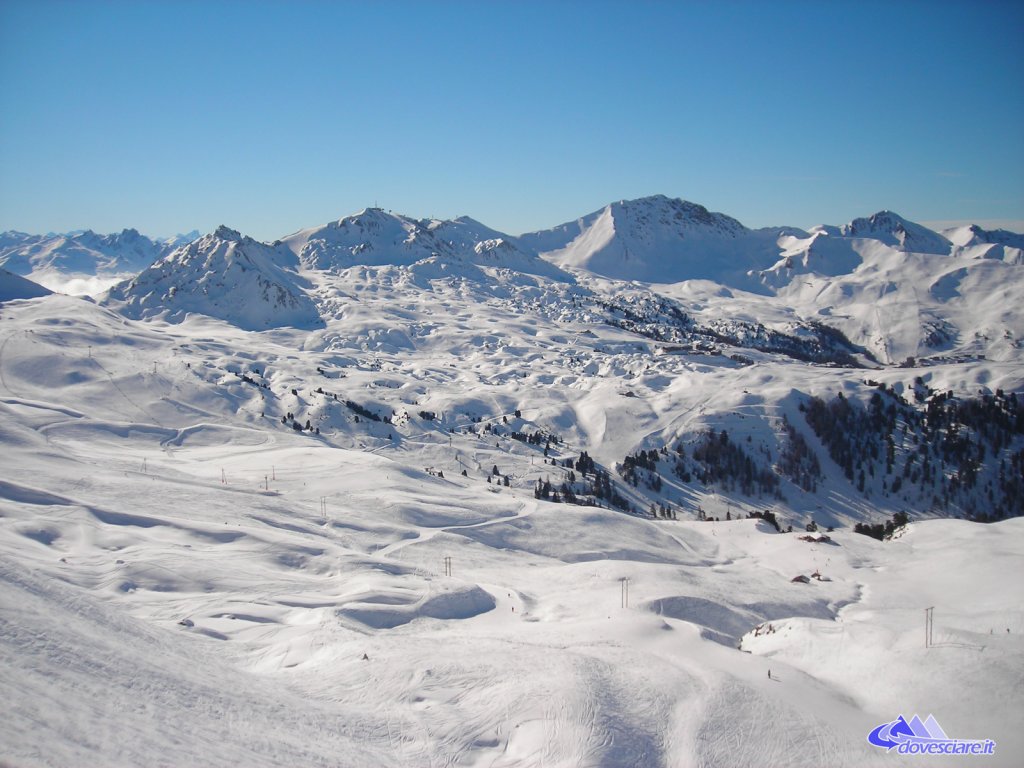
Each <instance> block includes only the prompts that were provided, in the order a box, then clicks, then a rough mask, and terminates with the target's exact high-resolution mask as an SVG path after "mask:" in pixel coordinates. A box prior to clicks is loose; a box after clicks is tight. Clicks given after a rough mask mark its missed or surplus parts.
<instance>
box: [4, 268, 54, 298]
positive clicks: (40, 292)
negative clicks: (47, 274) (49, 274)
mask: <svg viewBox="0 0 1024 768" xmlns="http://www.w3.org/2000/svg"><path fill="white" fill-rule="evenodd" d="M50 293H52V291H50V290H48V289H46V288H44V287H43V286H41V285H39V284H38V283H33V282H32V281H31V280H26V279H25V278H24V277H21V276H20V275H16V274H14V273H13V272H8V271H7V270H6V269H0V301H11V300H12V299H34V298H37V297H39V296H47V295H49V294H50Z"/></svg>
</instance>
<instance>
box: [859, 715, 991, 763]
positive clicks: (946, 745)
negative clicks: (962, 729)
mask: <svg viewBox="0 0 1024 768" xmlns="http://www.w3.org/2000/svg"><path fill="white" fill-rule="evenodd" d="M868 743H869V744H871V745H873V746H876V747H881V748H882V749H884V750H886V751H887V752H892V751H894V750H895V751H896V752H898V753H900V754H908V755H991V754H993V753H994V752H995V742H994V741H993V740H992V739H951V738H950V737H949V736H947V735H946V732H945V731H943V730H942V726H940V725H939V723H938V721H937V720H936V719H935V717H934V716H933V715H928V718H927V719H926V720H924V721H922V720H921V718H920V717H918V716H917V715H914V716H913V717H912V718H911V719H910V720H907V718H905V717H904V716H903V715H900V716H899V717H898V718H896V719H895V720H893V721H892V722H890V723H882V724H881V725H879V726H878V727H877V728H875V729H874V730H873V731H871V733H869V734H868Z"/></svg>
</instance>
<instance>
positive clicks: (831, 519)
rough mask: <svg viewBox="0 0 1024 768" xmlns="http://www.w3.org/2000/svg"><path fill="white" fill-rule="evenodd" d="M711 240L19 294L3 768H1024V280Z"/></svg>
mask: <svg viewBox="0 0 1024 768" xmlns="http://www.w3.org/2000/svg"><path fill="white" fill-rule="evenodd" d="M701 210H703V209H699V207H697V206H693V205H692V204H687V203H683V202H682V201H671V200H667V199H665V198H655V199H648V200H645V201H630V202H626V203H621V204H614V205H612V206H610V207H608V208H606V209H603V210H602V211H599V212H597V213H596V214H595V215H593V216H591V217H584V219H581V220H580V221H579V222H577V223H576V224H573V225H565V227H564V228H561V229H556V230H550V231H548V232H547V233H537V234H536V235H535V236H530V235H527V236H524V237H521V238H509V237H507V236H506V235H504V234H503V233H500V232H496V231H494V230H492V229H489V228H487V227H486V226H484V225H482V224H480V223H479V222H476V221H474V220H472V219H468V218H460V219H456V220H454V221H451V222H438V221H416V220H412V219H408V218H406V217H401V216H397V215H392V214H387V213H385V212H383V211H380V210H371V211H365V212H362V213H360V214H356V215H355V216H351V217H346V218H345V219H341V220H340V221H338V222H335V223H333V224H330V225H326V226H324V227H317V228H313V229H310V230H303V231H302V232H300V233H296V234H295V235H293V236H290V237H288V238H285V239H284V240H282V241H276V242H274V243H271V244H267V243H260V242H257V241H255V240H252V239H251V238H248V237H245V236H244V235H242V234H241V233H239V232H236V231H233V230H230V229H228V228H226V227H222V228H220V229H218V230H217V231H215V232H213V233H211V234H208V235H205V236H203V237H200V238H197V239H194V240H193V241H191V242H189V243H187V244H184V245H182V246H180V247H178V248H177V249H176V250H174V251H173V253H170V254H168V255H166V256H165V257H163V258H161V259H159V260H157V261H156V262H155V263H154V264H153V265H151V266H150V267H148V268H146V269H145V270H143V271H142V272H141V273H140V274H138V275H137V276H136V277H135V278H134V279H132V280H129V281H125V282H122V283H121V284H119V285H117V286H116V287H114V288H113V289H112V290H111V291H110V293H109V295H108V296H106V297H105V298H101V299H100V300H99V301H92V300H84V299H78V298H73V297H69V296H60V295H47V296H41V297H38V298H26V299H24V300H10V301H5V302H4V303H3V305H2V306H0V317H2V320H0V446H2V450H0V626H2V627H3V630H2V631H0V664H2V665H3V668H4V669H5V670H6V671H7V673H6V674H4V675H0V700H3V701H9V702H16V705H15V706H11V707H8V711H5V712H4V713H3V714H4V717H0V745H2V747H0V762H10V763H12V764H17V765H20V764H26V765H34V764H43V765H45V764H56V765H90V764H92V765H101V764H102V765H106V764H117V765H152V764H163V763H168V762H169V763H172V764H176V763H180V764H202V765H211V766H229V765H231V766H233V765H239V764H245V765H254V766H271V765H280V764H303V765H307V764H308V765H335V764H338V763H339V762H340V763H343V764H345V765H353V766H374V768H376V767H377V766H382V765H383V766H407V765H494V766H505V767H506V768H520V767H522V768H525V766H533V765H540V764H545V765H567V766H568V765H573V766H575V765H591V764H593V765H654V766H676V765H750V766H760V765H764V764H766V763H768V764H772V765H787V764H790V763H794V764H809V765H846V766H854V765H856V766H861V765H878V766H882V765H890V764H892V762H893V761H894V760H895V761H896V762H897V763H898V762H899V760H900V756H899V755H895V754H887V753H886V752H884V751H883V750H881V749H879V748H877V747H874V746H872V745H871V744H869V743H868V742H867V740H866V736H867V734H868V733H870V732H871V731H872V730H873V729H875V728H877V727H878V726H879V725H880V724H885V723H891V722H893V721H895V720H896V719H897V718H898V717H899V716H900V715H901V714H905V715H906V716H907V717H908V718H912V714H911V713H914V712H917V713H919V714H920V715H921V718H922V719H924V718H926V715H927V714H932V715H933V716H934V720H936V721H938V722H941V725H942V727H943V728H945V729H946V731H947V732H948V733H949V734H950V735H952V736H956V737H962V738H968V739H971V738H979V739H990V740H992V741H993V743H994V744H995V753H994V754H993V755H986V756H985V764H986V765H996V766H1010V765H1015V764H1016V762H1018V761H1019V755H1020V754H1021V753H1022V750H1024V732H1022V731H1021V729H1020V728H1019V727H1018V720H1019V718H1018V717H1017V716H1016V715H1017V713H1018V712H1019V711H1021V708H1022V707H1024V699H1022V698H1021V690H1022V689H1021V685H1020V680H1019V674H1015V673H1014V672H1013V671H1014V670H1019V669H1021V668H1024V641H1022V638H1024V612H1022V611H1021V610H1020V606H1021V605H1024V593H1022V588H1021V583H1020V580H1019V579H1014V578H1010V577H1009V576H1007V574H1013V573H1015V570H1014V569H1015V568H1016V567H1017V566H1016V565H1015V564H1016V563H1019V562H1020V560H1021V558H1022V557H1024V529H1022V526H1021V525H1020V524H1021V523H1022V522H1024V520H1022V519H1020V518H1024V458H1022V457H1024V351H1022V349H1024V344H1022V343H1021V340H1022V338H1024V320H1022V316H1021V313H1020V309H1019V305H1020V304H1021V302H1020V296H1021V295H1022V290H1021V280H1022V275H1021V273H1022V272H1024V267H1022V266H1020V265H1018V264H1015V263H1014V262H1013V261H1012V260H1006V259H997V258H985V257H983V254H981V251H980V249H983V248H990V247H993V246H999V247H1003V248H1007V249H1010V248H1014V247H1015V246H1013V245H1012V244H1008V243H985V242H980V240H981V239H983V236H982V235H980V234H979V233H971V235H970V237H966V236H955V237H949V238H947V239H948V241H949V243H950V245H949V247H948V249H947V250H946V251H945V252H940V253H932V252H929V251H931V250H936V248H935V247H932V246H928V245H927V242H929V241H931V242H933V243H934V242H938V241H935V240H934V239H931V240H929V238H928V237H927V233H926V232H925V233H922V232H920V231H919V230H918V229H917V228H916V225H913V224H912V223H911V222H906V221H905V220H902V219H900V220H899V221H897V220H896V219H895V218H891V219H890V220H889V223H890V224H892V223H894V222H895V224H894V226H892V227H890V226H888V224H886V225H885V226H883V222H882V221H881V219H879V218H876V225H877V227H878V228H880V232H879V233H876V234H877V237H876V236H872V235H870V233H866V230H865V229H864V227H863V226H861V225H858V226H856V227H854V226H853V225H852V224H851V225H848V226H847V227H837V226H822V227H816V228H814V229H812V230H811V231H809V232H803V231H800V230H795V229H775V230H764V231H751V230H747V229H746V228H743V227H742V226H741V225H739V224H737V223H735V221H734V220H732V219H729V218H728V217H723V216H721V215H720V214H711V213H708V212H706V211H704V212H703V213H701ZM677 215H678V216H677ZM865 221H870V220H865ZM900 222H902V223H900ZM577 225H578V226H577ZM895 225H898V226H899V227H902V231H903V233H904V236H903V238H902V240H901V239H900V238H899V237H898V236H897V234H894V231H895ZM887 232H888V234H886V233H887ZM962 234H964V233H962ZM975 237H977V238H978V239H979V241H978V242H973V241H972V238H975ZM602 238H603V240H602ZM908 242H912V243H925V245H912V246H908V245H907V243H908ZM601 243H603V245H601ZM591 246H594V247H591ZM727 246H728V247H727ZM908 247H921V248H924V249H925V250H924V251H914V250H907V248H908ZM645 249H646V250H645ZM716 249H721V250H716ZM971 249H979V250H978V251H972V250H971ZM627 251H628V254H635V253H640V254H642V255H643V259H642V260H640V259H635V260H632V261H630V260H628V259H626V258H625V256H626V255H627ZM570 252H571V253H570ZM702 254H703V256H702ZM729 254H732V256H730V257H729V258H731V259H732V260H730V261H728V262H726V263H724V265H723V263H718V262H716V261H715V260H714V259H712V258H711V257H712V256H715V257H716V258H718V257H721V258H726V256H729ZM577 257H578V258H577ZM733 257H734V258H733ZM702 258H704V259H706V260H708V261H709V263H704V262H702ZM547 259H550V261H548V260H547ZM631 265H632V266H635V267H636V270H635V271H631V270H630V269H627V267H630V266H631ZM658 265H663V266H664V269H663V270H662V271H661V272H658V274H659V275H660V277H658V278H656V279H646V278H650V277H651V275H652V272H656V271H657V270H656V269H655V267H657V266H658ZM700 269H704V270H705V271H704V272H703V273H701V272H700V271H699V270H700ZM616 270H618V271H616ZM692 270H697V271H692ZM603 272H607V273H608V274H603ZM700 274H703V275H704V278H703V279H693V278H695V277H697V276H698V275H700ZM615 275H618V277H616V276H615ZM666 275H668V276H671V277H677V278H681V279H680V280H679V281H677V282H664V281H662V278H664V277H666ZM683 278H685V279H683ZM3 285H4V279H3V276H2V275H0V295H2V292H3V287H2V286H3ZM748 288H751V290H748ZM753 289H756V290H753ZM908 358H913V359H908ZM956 518H960V519H956ZM1005 518H1018V519H1005ZM969 520H993V521H996V522H992V523H991V524H990V525H981V524H979V523H974V522H970V521H969ZM832 528H834V530H830V529H832ZM858 531H867V533H868V534H869V535H861V534H860V533H859V532H858ZM887 532H888V534H889V538H888V540H886V541H879V540H876V538H874V536H875V535H877V536H880V537H885V535H886V533H887ZM929 606H934V617H933V618H934V624H933V625H929V626H931V630H929V632H928V634H927V635H926V637H927V640H926V644H927V645H928V647H922V646H923V645H924V644H925V643H922V640H923V639H924V638H923V637H922V631H921V630H922V618H923V615H922V613H923V609H925V608H928V607H929ZM581 638H582V640H581ZM879 669H884V670H885V674H884V675H879V672H878V670H879ZM1008 670H1009V672H1008ZM769 672H770V675H769ZM951 679H968V680H970V681H971V683H972V684H971V685H969V686H951V685H950V684H949V680H951ZM993 701H996V702H998V703H999V706H996V707H993V706H992V702H993ZM766 713H767V714H766ZM911 722H913V721H912V720H911ZM112 724H113V725H112ZM737 724H738V725H737ZM183 733H187V734H188V738H182V734H183ZM808 734H810V735H811V736H810V737H809V736H808ZM908 759H910V758H908ZM958 759H959V758H957V757H956V756H948V760H946V759H945V758H944V761H945V762H949V763H950V764H951V765H970V764H973V763H971V762H970V761H969V759H968V758H967V757H965V758H964V759H962V760H960V761H959V762H958ZM971 759H973V758H971Z"/></svg>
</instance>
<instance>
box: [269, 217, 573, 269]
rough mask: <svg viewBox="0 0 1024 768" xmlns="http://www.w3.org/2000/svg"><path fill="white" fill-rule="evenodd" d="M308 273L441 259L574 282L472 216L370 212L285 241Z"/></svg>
mask: <svg viewBox="0 0 1024 768" xmlns="http://www.w3.org/2000/svg"><path fill="white" fill-rule="evenodd" d="M280 242H281V243H282V244H284V245H285V246H287V247H288V248H289V249H290V250H291V251H292V252H293V253H294V254H295V255H296V256H297V257H298V259H299V261H300V262H301V263H302V265H303V266H304V267H307V268H310V269H316V270H339V269H346V268H348V267H354V266H369V267H379V266H398V267H409V266H412V265H414V264H416V263H417V262H422V261H427V260H437V259H440V260H442V261H445V262H449V263H451V262H454V263H463V264H473V265H477V266H488V267H495V268H500V269H511V270H515V271H517V272H524V273H530V274H542V275H546V276H551V277H560V278H562V279H566V280H570V279H571V278H569V276H568V275H566V274H564V273H561V272H560V271H559V270H557V269H556V268H554V267H552V266H551V265H550V264H548V263H547V262H545V261H543V260H541V259H539V258H537V256H536V254H535V253H532V252H528V251H524V250H522V249H521V248H519V246H518V245H517V243H516V242H515V240H514V239H513V238H511V237H509V236H508V235H506V234H503V233H501V232H497V231H496V230H493V229H490V228H489V227H486V226H484V225H483V224H481V223H480V222H478V221H475V220H473V219H471V218H469V217H467V216H464V217H461V218H458V219H455V220H452V221H439V220H436V219H424V220H415V219H411V218H409V217H407V216H402V215H399V214H394V213H390V212H386V211H384V210H383V209H381V208H367V209H365V210H363V211H360V212H359V213H356V214H354V215H352V216H346V217H344V218H342V219H339V220H338V221H334V222H331V223H329V224H325V225H323V226H319V227H312V228H310V229H304V230H300V231H298V232H296V233H295V234H292V235H289V236H288V237H285V238H283V239H282V240H281V241H280Z"/></svg>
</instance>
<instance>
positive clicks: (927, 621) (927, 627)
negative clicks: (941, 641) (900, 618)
mask: <svg viewBox="0 0 1024 768" xmlns="http://www.w3.org/2000/svg"><path fill="white" fill-rule="evenodd" d="M934 611H935V606H934V605H933V606H932V607H931V608H925V609H924V647H925V648H930V647H931V645H932V620H933V613H934Z"/></svg>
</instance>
